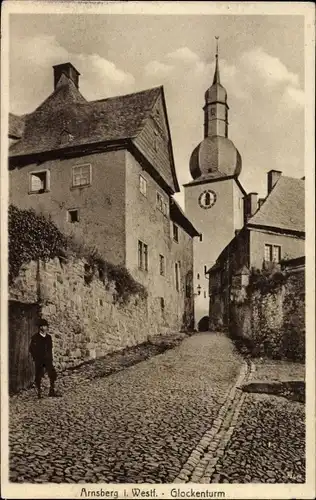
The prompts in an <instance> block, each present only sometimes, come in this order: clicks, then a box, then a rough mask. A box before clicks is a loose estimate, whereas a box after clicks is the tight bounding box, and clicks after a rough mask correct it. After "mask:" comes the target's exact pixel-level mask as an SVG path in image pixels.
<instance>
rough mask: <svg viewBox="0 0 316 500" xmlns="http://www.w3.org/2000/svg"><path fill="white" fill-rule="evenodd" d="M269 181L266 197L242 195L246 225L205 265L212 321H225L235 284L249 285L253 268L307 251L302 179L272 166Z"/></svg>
mask: <svg viewBox="0 0 316 500" xmlns="http://www.w3.org/2000/svg"><path fill="white" fill-rule="evenodd" d="M267 181H268V182H267V196H266V198H265V199H259V200H258V197H257V194H256V193H250V194H248V195H247V196H246V198H245V225H244V226H243V228H242V230H241V231H240V232H238V234H237V235H236V236H235V237H234V238H233V239H232V240H231V241H230V242H229V244H228V245H227V246H226V247H225V248H224V249H223V251H222V252H221V253H220V255H219V256H218V259H217V261H216V263H215V265H214V266H212V267H211V269H209V270H208V273H207V274H208V276H209V296H210V305H209V307H210V309H209V310H210V321H211V324H212V325H213V326H222V325H226V324H228V323H229V309H230V302H231V300H232V298H233V293H234V290H235V291H236V290H239V291H240V290H241V289H244V288H245V287H246V286H247V284H248V282H249V275H250V272H251V271H252V270H262V269H263V270H266V271H267V272H269V271H271V272H273V271H274V270H276V269H280V268H281V266H282V267H284V266H285V267H286V263H287V262H297V261H300V258H301V259H302V258H304V256H305V182H304V180H303V179H296V178H292V177H286V176H282V173H281V172H279V171H277V170H270V172H268V176H267ZM293 259H294V260H293Z"/></svg>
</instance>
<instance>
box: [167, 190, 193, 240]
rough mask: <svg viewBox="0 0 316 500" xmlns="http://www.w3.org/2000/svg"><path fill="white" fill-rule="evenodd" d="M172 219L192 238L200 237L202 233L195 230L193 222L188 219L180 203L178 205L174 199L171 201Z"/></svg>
mask: <svg viewBox="0 0 316 500" xmlns="http://www.w3.org/2000/svg"><path fill="white" fill-rule="evenodd" d="M170 218H171V220H172V221H174V222H176V223H177V224H179V226H181V227H182V228H183V229H184V230H185V231H186V232H187V233H188V234H189V235H190V236H192V238H193V237H194V236H199V234H200V233H199V232H198V231H197V230H196V229H195V227H194V226H193V224H192V222H191V221H190V220H189V219H188V218H187V216H186V215H185V213H184V212H183V210H182V208H181V207H180V205H179V203H177V202H176V200H175V199H174V198H172V199H171V203H170Z"/></svg>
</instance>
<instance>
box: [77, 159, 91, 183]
mask: <svg viewBox="0 0 316 500" xmlns="http://www.w3.org/2000/svg"><path fill="white" fill-rule="evenodd" d="M91 173H92V171H91V164H89V163H86V164H85V165H76V166H75V167H72V186H73V187H81V186H90V184H91V177H92V175H91Z"/></svg>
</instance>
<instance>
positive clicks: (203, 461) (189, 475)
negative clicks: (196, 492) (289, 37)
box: [173, 361, 255, 483]
mask: <svg viewBox="0 0 316 500" xmlns="http://www.w3.org/2000/svg"><path fill="white" fill-rule="evenodd" d="M254 371H255V365H254V363H252V361H248V362H243V364H242V367H241V369H240V373H239V376H238V378H237V380H236V382H235V383H234V384H233V386H232V387H231V389H230V391H228V393H227V396H226V399H225V401H224V403H223V405H222V406H221V408H220V410H219V412H218V415H217V417H216V419H215V420H214V422H213V424H212V427H211V428H210V429H208V430H207V431H206V432H205V434H204V435H203V437H202V439H201V440H200V442H199V443H198V445H197V446H196V447H195V449H194V450H193V451H192V453H191V455H190V457H189V458H188V460H187V462H186V463H185V465H184V466H183V467H182V469H181V471H180V473H179V474H178V476H177V477H176V479H174V481H173V482H174V483H187V482H190V483H210V482H216V480H217V479H219V478H218V477H217V476H218V475H217V474H214V473H215V467H216V464H217V462H218V460H219V459H220V458H221V457H222V456H223V455H224V452H225V448H226V446H227V444H228V443H229V441H230V438H231V436H232V434H233V432H234V428H235V426H236V423H237V419H238V416H239V413H240V410H241V408H242V404H243V402H244V399H245V397H246V396H245V394H244V393H242V392H241V391H240V386H241V385H242V384H243V383H244V382H246V381H247V380H248V379H249V377H250V376H251V375H252V374H253V373H254Z"/></svg>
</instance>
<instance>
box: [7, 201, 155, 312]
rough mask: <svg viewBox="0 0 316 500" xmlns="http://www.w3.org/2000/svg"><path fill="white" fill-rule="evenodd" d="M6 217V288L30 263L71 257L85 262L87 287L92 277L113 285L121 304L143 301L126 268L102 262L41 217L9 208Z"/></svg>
mask: <svg viewBox="0 0 316 500" xmlns="http://www.w3.org/2000/svg"><path fill="white" fill-rule="evenodd" d="M8 215H9V217H8V219H9V222H8V233H9V284H12V283H13V281H14V279H15V278H16V277H17V276H18V274H19V271H20V269H21V267H22V266H23V265H24V264H27V263H28V262H30V261H31V260H43V261H48V260H49V259H53V258H55V257H58V258H63V259H65V258H67V257H69V256H71V255H72V256H74V257H79V258H84V259H85V260H86V261H87V264H86V265H85V276H84V279H85V283H86V285H90V283H91V282H92V280H93V279H94V277H98V279H100V280H101V281H102V282H103V283H104V284H105V285H106V286H108V284H109V283H110V282H113V283H114V284H115V290H116V299H117V301H118V302H122V303H126V302H127V301H128V300H129V298H130V296H131V295H138V296H140V297H142V298H145V297H146V295H147V293H146V289H145V287H144V286H143V285H141V284H140V283H138V282H137V281H136V280H135V279H134V278H133V277H132V276H131V274H130V273H129V271H128V270H127V269H126V268H125V267H123V266H117V265H114V264H112V263H110V262H107V261H105V260H104V259H103V257H102V256H101V255H100V254H99V251H98V250H97V249H96V248H94V249H91V248H89V247H87V246H86V245H85V244H84V242H81V243H78V242H76V241H75V240H73V239H72V238H69V237H66V236H65V235H63V234H62V233H61V232H60V231H59V229H58V228H57V226H56V225H55V224H54V222H52V221H51V220H50V219H47V218H46V217H45V216H44V215H38V214H36V213H35V211H33V210H20V209H18V208H17V207H15V206H13V205H10V207H9V214H8Z"/></svg>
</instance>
